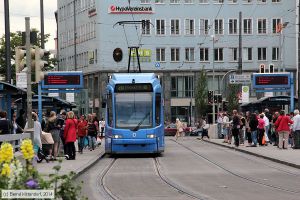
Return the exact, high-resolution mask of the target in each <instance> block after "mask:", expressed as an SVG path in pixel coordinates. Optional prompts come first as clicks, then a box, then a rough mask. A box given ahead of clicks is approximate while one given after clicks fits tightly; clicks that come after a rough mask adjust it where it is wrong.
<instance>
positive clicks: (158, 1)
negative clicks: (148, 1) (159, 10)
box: [155, 0, 165, 4]
mask: <svg viewBox="0 0 300 200" xmlns="http://www.w3.org/2000/svg"><path fill="white" fill-rule="evenodd" d="M155 3H157V4H159V3H165V0H155Z"/></svg>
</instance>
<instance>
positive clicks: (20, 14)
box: [0, 0, 57, 50]
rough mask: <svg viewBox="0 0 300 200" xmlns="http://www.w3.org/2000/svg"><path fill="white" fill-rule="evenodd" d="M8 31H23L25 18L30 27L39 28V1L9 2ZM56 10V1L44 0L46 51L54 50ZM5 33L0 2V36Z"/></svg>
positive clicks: (1, 2)
mask: <svg viewBox="0 0 300 200" xmlns="http://www.w3.org/2000/svg"><path fill="white" fill-rule="evenodd" d="M9 8H10V31H11V32H15V31H25V17H30V27H31V28H36V29H37V30H39V31H40V30H41V28H40V23H41V22H40V0H9ZM56 10H57V1H56V0H44V18H45V21H44V22H45V28H44V30H45V34H46V33H50V38H49V41H48V42H47V43H46V49H49V50H50V49H54V47H55V43H54V37H55V35H56V22H55V16H54V12H55V11H56ZM4 33H5V23H4V1H0V35H1V36H2V35H3V34H4Z"/></svg>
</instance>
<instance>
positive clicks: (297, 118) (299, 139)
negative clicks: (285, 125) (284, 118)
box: [293, 109, 300, 149]
mask: <svg viewBox="0 0 300 200" xmlns="http://www.w3.org/2000/svg"><path fill="white" fill-rule="evenodd" d="M294 114H295V115H294V117H293V121H294V123H293V132H294V135H293V139H294V147H293V148H294V149H300V115H299V110H298V109H296V110H294Z"/></svg>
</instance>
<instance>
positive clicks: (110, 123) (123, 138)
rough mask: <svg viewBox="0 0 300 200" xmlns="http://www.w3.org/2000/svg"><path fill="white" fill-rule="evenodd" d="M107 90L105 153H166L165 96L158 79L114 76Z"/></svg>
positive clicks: (124, 75)
mask: <svg viewBox="0 0 300 200" xmlns="http://www.w3.org/2000/svg"><path fill="white" fill-rule="evenodd" d="M106 90H107V91H106V92H107V103H106V127H105V152H106V153H109V154H122V153H126V154H127V153H161V152H163V151H164V146H165V141H164V116H163V103H162V102H163V98H162V96H163V95H162V94H163V93H162V87H161V85H160V82H159V79H158V78H157V76H156V75H155V74H153V73H127V74H113V75H112V76H111V77H110V80H109V83H108V85H107V88H106Z"/></svg>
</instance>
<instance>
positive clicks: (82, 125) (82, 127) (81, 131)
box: [77, 115, 87, 153]
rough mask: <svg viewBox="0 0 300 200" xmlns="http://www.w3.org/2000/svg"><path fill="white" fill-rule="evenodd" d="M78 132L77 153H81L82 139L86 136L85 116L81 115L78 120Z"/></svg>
mask: <svg viewBox="0 0 300 200" xmlns="http://www.w3.org/2000/svg"><path fill="white" fill-rule="evenodd" d="M77 130H78V134H77V136H78V149H79V153H82V150H83V147H84V139H85V137H86V136H87V121H86V120H85V116H84V115H81V117H80V120H79V122H78V125H77Z"/></svg>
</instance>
